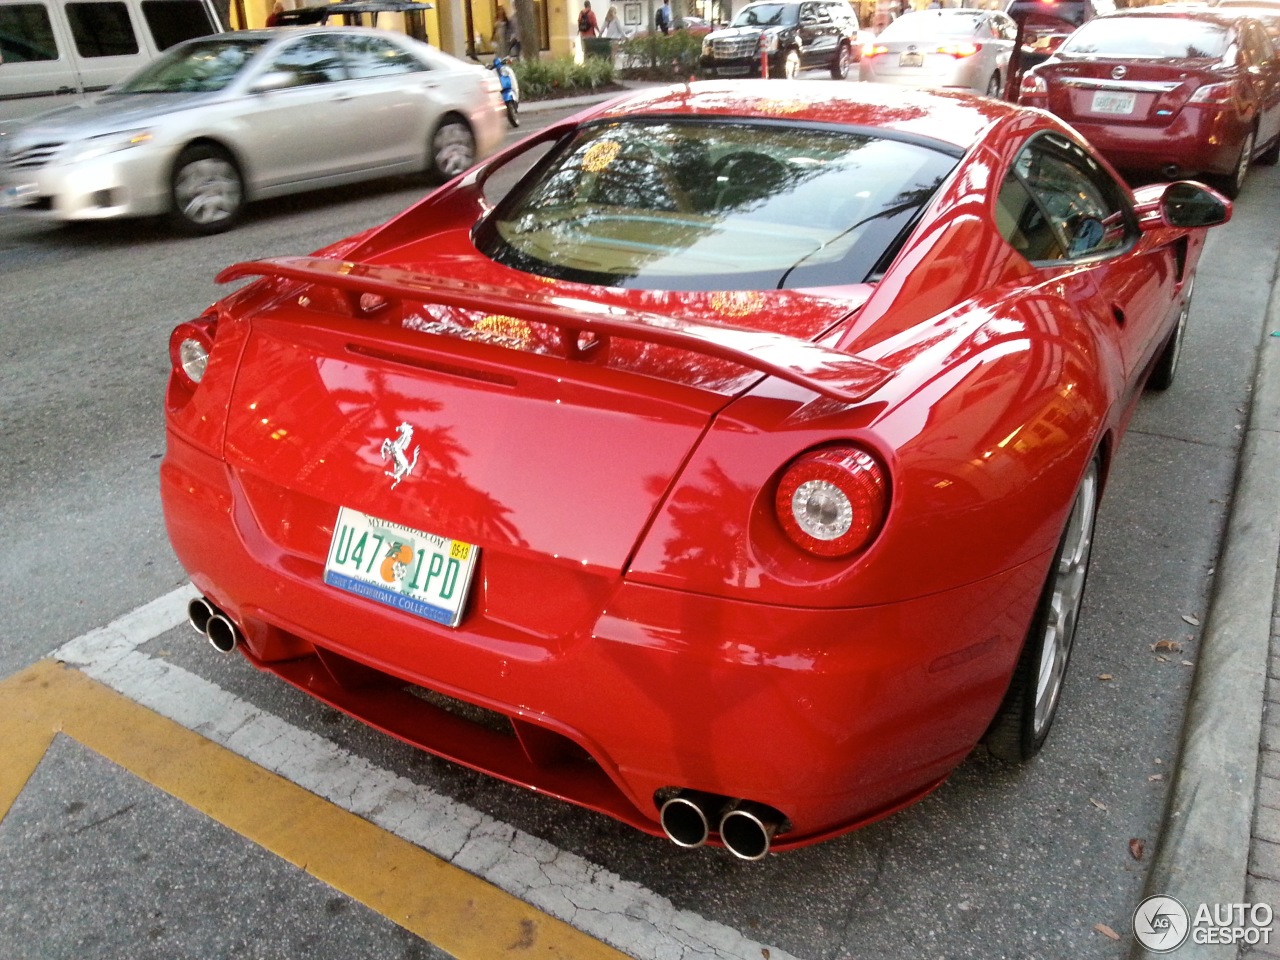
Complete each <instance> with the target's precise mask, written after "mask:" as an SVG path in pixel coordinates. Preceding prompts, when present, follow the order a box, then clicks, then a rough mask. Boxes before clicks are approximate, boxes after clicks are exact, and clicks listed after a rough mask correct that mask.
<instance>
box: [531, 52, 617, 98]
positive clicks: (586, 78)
mask: <svg viewBox="0 0 1280 960" xmlns="http://www.w3.org/2000/svg"><path fill="white" fill-rule="evenodd" d="M513 66H514V68H515V72H516V79H517V80H518V81H519V82H520V98H521V99H522V100H546V99H548V98H550V97H571V96H573V95H574V94H578V93H591V92H592V91H595V90H601V89H604V90H608V89H609V88H610V87H614V86H616V85H617V79H616V77H615V75H614V70H613V61H612V60H606V59H604V58H603V57H587V59H586V61H585V62H583V63H577V62H576V61H574V59H573V58H572V57H557V58H556V59H554V60H517V61H516V62H515V63H514V64H513Z"/></svg>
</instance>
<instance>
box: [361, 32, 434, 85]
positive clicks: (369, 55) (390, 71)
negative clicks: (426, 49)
mask: <svg viewBox="0 0 1280 960" xmlns="http://www.w3.org/2000/svg"><path fill="white" fill-rule="evenodd" d="M347 67H348V69H350V71H351V77H352V79H355V80H359V79H363V78H365V77H390V76H393V75H395V74H399V73H415V72H417V71H419V70H425V69H427V66H426V64H424V63H421V62H420V61H419V60H418V59H417V58H416V57H414V56H413V55H412V54H410V53H409V52H408V51H406V50H401V49H400V48H399V47H397V46H396V45H395V44H394V43H392V42H391V41H390V40H384V39H383V38H382V37H368V36H360V35H355V36H350V37H347Z"/></svg>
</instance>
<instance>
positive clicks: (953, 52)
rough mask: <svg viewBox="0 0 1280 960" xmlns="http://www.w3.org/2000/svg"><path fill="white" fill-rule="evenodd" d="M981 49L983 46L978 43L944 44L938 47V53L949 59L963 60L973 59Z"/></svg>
mask: <svg viewBox="0 0 1280 960" xmlns="http://www.w3.org/2000/svg"><path fill="white" fill-rule="evenodd" d="M981 49H982V45H981V44H978V43H944V44H943V45H942V46H940V47H938V51H937V52H938V53H941V54H945V55H946V56H948V57H955V58H956V59H957V60H963V59H964V58H965V57H972V56H973V55H974V54H975V53H977V52H978V51H979V50H981Z"/></svg>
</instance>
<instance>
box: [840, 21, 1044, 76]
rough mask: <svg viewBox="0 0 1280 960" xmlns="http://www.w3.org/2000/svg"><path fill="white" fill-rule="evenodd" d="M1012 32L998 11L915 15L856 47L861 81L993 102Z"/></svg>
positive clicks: (1005, 71)
mask: <svg viewBox="0 0 1280 960" xmlns="http://www.w3.org/2000/svg"><path fill="white" fill-rule="evenodd" d="M1017 34H1018V28H1017V25H1016V24H1015V23H1014V22H1013V19H1012V18H1011V17H1009V16H1008V15H1007V14H1004V13H1001V12H1000V11H998V10H969V9H942V10H918V11H915V12H913V13H907V14H904V15H903V16H901V17H899V18H898V19H897V20H894V21H893V22H892V23H891V24H889V25H888V26H887V27H885V28H884V30H883V31H881V33H880V35H879V36H878V37H876V38H875V39H873V40H871V41H869V42H867V43H866V44H864V45H863V47H862V60H861V62H860V67H859V75H860V77H861V79H863V80H868V81H871V82H874V83H891V84H896V85H898V86H902V87H932V88H938V89H943V88H946V89H962V90H970V91H973V92H974V93H984V94H986V95H987V96H989V97H999V96H1001V95H1002V93H1003V91H1004V84H1005V80H1006V78H1007V76H1008V72H1009V57H1010V55H1011V54H1012V53H1013V44H1014V39H1015V38H1016V37H1017Z"/></svg>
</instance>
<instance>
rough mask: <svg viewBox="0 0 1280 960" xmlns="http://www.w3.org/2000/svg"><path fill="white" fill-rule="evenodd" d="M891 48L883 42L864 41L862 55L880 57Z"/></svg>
mask: <svg viewBox="0 0 1280 960" xmlns="http://www.w3.org/2000/svg"><path fill="white" fill-rule="evenodd" d="M888 52H889V48H888V47H886V46H885V45H884V44H883V43H864V44H863V45H862V55H863V56H864V57H878V56H880V54H882V53H888Z"/></svg>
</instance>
